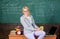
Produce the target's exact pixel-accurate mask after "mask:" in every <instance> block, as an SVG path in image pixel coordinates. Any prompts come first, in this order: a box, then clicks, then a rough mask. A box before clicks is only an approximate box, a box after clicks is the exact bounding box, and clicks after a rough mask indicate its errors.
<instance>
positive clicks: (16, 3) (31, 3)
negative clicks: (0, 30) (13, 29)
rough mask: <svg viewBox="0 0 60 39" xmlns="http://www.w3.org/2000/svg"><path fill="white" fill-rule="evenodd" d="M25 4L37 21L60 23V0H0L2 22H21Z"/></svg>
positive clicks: (0, 19)
mask: <svg viewBox="0 0 60 39" xmlns="http://www.w3.org/2000/svg"><path fill="white" fill-rule="evenodd" d="M24 5H26V6H28V7H29V8H30V11H31V14H32V15H33V17H34V19H35V22H36V23H42V24H46V23H51V24H52V23H53V24H54V23H57V24H58V23H60V0H0V23H20V17H21V16H22V10H21V9H22V7H23V6H24Z"/></svg>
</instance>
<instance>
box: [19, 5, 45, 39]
mask: <svg viewBox="0 0 60 39" xmlns="http://www.w3.org/2000/svg"><path fill="white" fill-rule="evenodd" d="M22 12H23V16H21V17H20V21H21V24H22V25H23V27H24V35H25V36H26V37H27V38H28V39H35V37H34V35H36V36H39V37H38V39H43V38H44V36H45V32H44V31H43V30H40V28H39V27H38V26H37V25H36V24H35V22H34V19H33V16H32V15H31V14H30V11H29V8H28V7H27V6H24V7H23V8H22Z"/></svg>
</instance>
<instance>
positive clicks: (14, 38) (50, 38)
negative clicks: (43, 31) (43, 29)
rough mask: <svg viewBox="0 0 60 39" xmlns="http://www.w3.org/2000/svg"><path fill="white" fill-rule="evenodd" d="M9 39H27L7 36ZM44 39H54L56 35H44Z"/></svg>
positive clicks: (19, 36) (18, 36) (20, 36)
mask: <svg viewBox="0 0 60 39" xmlns="http://www.w3.org/2000/svg"><path fill="white" fill-rule="evenodd" d="M9 39H27V38H26V37H25V36H24V35H9ZM44 39H56V35H46V36H45V37H44Z"/></svg>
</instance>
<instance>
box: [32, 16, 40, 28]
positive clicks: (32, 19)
mask: <svg viewBox="0 0 60 39" xmlns="http://www.w3.org/2000/svg"><path fill="white" fill-rule="evenodd" d="M32 20H33V25H34V26H35V28H39V27H38V26H37V25H36V24H35V21H34V18H33V16H32Z"/></svg>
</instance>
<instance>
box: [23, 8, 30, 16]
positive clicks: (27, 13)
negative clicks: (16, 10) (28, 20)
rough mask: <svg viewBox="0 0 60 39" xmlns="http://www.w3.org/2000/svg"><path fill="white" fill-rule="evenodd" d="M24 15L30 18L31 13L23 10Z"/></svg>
mask: <svg viewBox="0 0 60 39" xmlns="http://www.w3.org/2000/svg"><path fill="white" fill-rule="evenodd" d="M23 14H24V15H27V16H29V15H30V12H29V10H28V9H27V8H25V9H23Z"/></svg>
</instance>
